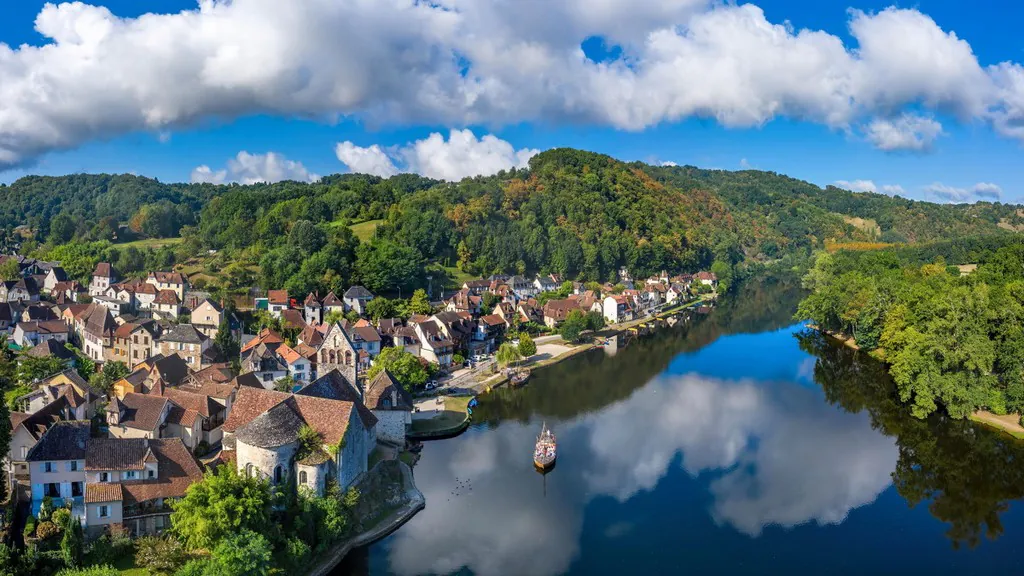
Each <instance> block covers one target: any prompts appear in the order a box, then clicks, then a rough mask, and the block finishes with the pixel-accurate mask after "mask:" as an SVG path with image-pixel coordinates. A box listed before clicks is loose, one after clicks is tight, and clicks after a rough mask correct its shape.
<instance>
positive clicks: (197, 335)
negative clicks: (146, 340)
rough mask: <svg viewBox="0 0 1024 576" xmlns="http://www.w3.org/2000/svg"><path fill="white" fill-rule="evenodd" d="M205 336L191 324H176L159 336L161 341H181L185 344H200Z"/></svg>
mask: <svg viewBox="0 0 1024 576" xmlns="http://www.w3.org/2000/svg"><path fill="white" fill-rule="evenodd" d="M205 339H206V336H205V335H204V334H203V333H201V332H199V330H196V327H195V326H193V325H191V324H177V325H175V326H173V327H172V328H170V329H168V330H166V331H165V332H164V333H163V335H162V336H160V341H161V342H183V343H185V344H202V343H203V340H205Z"/></svg>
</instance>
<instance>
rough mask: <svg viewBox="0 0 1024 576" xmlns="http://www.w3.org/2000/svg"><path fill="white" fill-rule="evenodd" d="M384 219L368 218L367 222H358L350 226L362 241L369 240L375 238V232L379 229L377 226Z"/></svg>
mask: <svg viewBox="0 0 1024 576" xmlns="http://www.w3.org/2000/svg"><path fill="white" fill-rule="evenodd" d="M382 222H384V221H383V220H367V221H366V222H360V223H358V224H352V225H351V226H349V228H350V229H352V233H353V234H355V235H356V238H359V241H360V242H367V241H369V240H370V239H371V238H373V233H374V232H375V231H376V230H377V226H380V225H381V223H382Z"/></svg>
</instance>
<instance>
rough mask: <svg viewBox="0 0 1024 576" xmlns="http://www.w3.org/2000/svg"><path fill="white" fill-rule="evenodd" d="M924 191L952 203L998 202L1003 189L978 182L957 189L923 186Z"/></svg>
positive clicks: (938, 183)
mask: <svg viewBox="0 0 1024 576" xmlns="http://www.w3.org/2000/svg"><path fill="white" fill-rule="evenodd" d="M924 191H925V192H927V193H928V194H930V195H932V196H933V197H935V198H936V199H938V200H942V201H945V202H953V203H961V202H970V201H971V200H998V199H999V197H1000V196H1001V195H1002V194H1003V189H1002V188H1000V187H999V186H998V185H996V184H992V183H991V182H978V183H977V184H975V185H974V186H971V187H969V188H958V187H955V186H947V185H945V184H943V183H941V182H935V183H933V184H929V185H927V186H925V187H924Z"/></svg>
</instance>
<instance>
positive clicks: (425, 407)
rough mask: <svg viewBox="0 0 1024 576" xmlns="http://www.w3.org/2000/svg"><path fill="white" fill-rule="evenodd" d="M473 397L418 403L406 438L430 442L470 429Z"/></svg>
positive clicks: (432, 399)
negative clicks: (470, 403) (470, 408)
mask: <svg viewBox="0 0 1024 576" xmlns="http://www.w3.org/2000/svg"><path fill="white" fill-rule="evenodd" d="M471 400H472V397H471V396H446V397H443V398H442V397H440V396H437V397H432V398H428V399H425V400H420V401H419V402H417V403H416V408H418V409H419V410H418V411H416V412H413V414H412V424H411V426H410V429H409V433H408V434H406V436H407V437H408V438H410V439H412V440H430V439H434V438H444V437H447V436H453V435H455V434H458V433H460V432H462V431H463V430H465V429H466V428H468V427H469V423H470V421H471V420H472V416H471V415H470V414H469V402H470V401H471Z"/></svg>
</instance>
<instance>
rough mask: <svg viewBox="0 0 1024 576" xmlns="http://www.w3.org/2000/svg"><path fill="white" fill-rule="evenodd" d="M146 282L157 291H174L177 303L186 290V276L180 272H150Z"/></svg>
mask: <svg viewBox="0 0 1024 576" xmlns="http://www.w3.org/2000/svg"><path fill="white" fill-rule="evenodd" d="M146 283H147V284H152V285H153V287H155V288H156V289H157V292H158V293H159V292H162V291H164V290H170V291H172V292H174V295H175V296H177V298H178V303H179V304H180V303H181V302H183V301H184V300H185V292H187V291H188V278H186V277H185V275H184V274H181V273H180V272H150V273H149V276H148V277H147V278H146Z"/></svg>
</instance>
